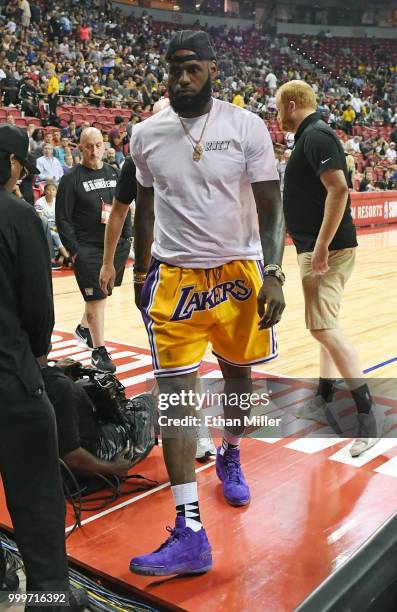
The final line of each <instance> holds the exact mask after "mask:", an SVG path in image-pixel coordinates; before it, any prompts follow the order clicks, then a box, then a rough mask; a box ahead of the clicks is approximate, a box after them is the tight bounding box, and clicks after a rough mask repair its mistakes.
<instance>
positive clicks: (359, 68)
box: [0, 0, 397, 190]
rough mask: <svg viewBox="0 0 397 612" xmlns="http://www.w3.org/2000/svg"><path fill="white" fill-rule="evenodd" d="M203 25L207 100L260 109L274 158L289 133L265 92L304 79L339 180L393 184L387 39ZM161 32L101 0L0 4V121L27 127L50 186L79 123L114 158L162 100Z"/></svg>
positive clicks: (394, 72)
mask: <svg viewBox="0 0 397 612" xmlns="http://www.w3.org/2000/svg"><path fill="white" fill-rule="evenodd" d="M199 26H201V27H205V18H202V17H201V23H197V27H199ZM174 29H177V26H174ZM206 29H208V30H209V32H210V35H211V38H212V41H213V43H214V46H215V48H216V51H217V55H218V71H219V72H218V77H217V79H216V81H215V83H214V95H215V96H216V97H218V98H220V99H222V100H225V101H229V102H231V103H234V104H237V105H239V106H241V107H244V108H247V109H249V110H251V111H253V112H255V113H258V114H260V115H261V116H263V118H264V119H265V120H266V122H267V124H268V127H269V130H270V133H271V137H272V140H273V142H274V145H275V150H276V155H277V157H278V158H282V160H283V162H282V163H284V161H285V157H286V156H285V151H286V150H288V149H289V148H291V147H292V146H293V137H291V135H285V134H283V133H281V132H280V129H279V127H278V123H277V119H276V107H275V92H276V89H277V87H278V86H279V85H281V84H282V83H283V82H285V81H287V80H290V79H292V78H299V79H304V80H306V81H307V82H308V83H310V84H311V85H312V87H313V88H314V89H315V91H316V93H317V95H318V100H319V107H318V111H319V112H320V113H321V114H322V116H323V118H324V119H325V120H326V121H327V122H329V123H330V124H331V126H332V127H333V128H335V129H336V130H337V133H338V135H339V137H340V138H341V140H342V141H343V142H344V147H345V150H346V155H347V156H348V163H349V167H350V168H351V187H352V188H355V189H362V190H364V189H365V190H372V189H378V188H382V189H383V188H394V187H395V186H396V184H397V183H396V170H397V164H396V155H395V153H396V147H395V144H396V143H397V65H396V64H397V59H396V58H397V41H396V40H393V39H391V40H388V41H380V40H379V41H375V40H373V39H340V38H339V39H336V38H333V37H332V35H329V34H328V33H321V34H319V35H318V36H315V37H314V36H301V37H294V36H288V37H287V36H285V35H279V36H271V35H269V34H267V33H265V32H262V31H259V30H257V29H255V28H253V29H249V30H240V29H239V28H238V27H237V28H236V29H233V28H230V27H228V26H220V27H217V28H208V27H207V28H206ZM171 34H172V26H171V27H170V24H168V23H167V24H166V23H159V22H155V21H153V19H152V18H151V17H150V16H149V15H147V14H145V13H144V14H143V16H142V17H140V18H136V17H135V16H134V14H133V9H132V11H131V14H130V15H128V16H127V15H123V14H122V13H121V12H120V11H119V10H117V9H114V8H113V7H112V3H111V2H110V0H105V1H104V0H93V1H92V2H89V3H87V2H80V1H79V2H78V1H77V0H66V1H65V0H64V1H62V2H60V3H59V4H57V2H54V1H52V0H32V2H29V0H10V1H9V2H7V3H5V5H4V4H3V6H2V8H1V15H0V95H1V97H2V102H1V106H2V108H0V121H2V122H6V121H8V122H15V123H17V124H18V125H22V126H25V127H26V128H27V129H28V131H29V136H30V142H31V151H32V153H33V155H34V156H35V157H36V158H37V160H38V164H39V168H40V172H41V174H40V177H39V180H40V181H43V182H44V181H48V180H51V181H55V182H57V181H59V178H60V176H62V174H63V173H64V172H67V171H68V170H69V169H70V168H71V167H72V166H73V165H74V164H75V163H78V162H79V151H78V148H77V146H76V145H77V143H78V138H79V133H80V132H81V129H83V128H84V127H87V126H89V125H94V126H95V127H98V128H99V129H101V130H102V132H103V133H104V138H105V142H106V145H105V146H106V159H107V160H108V161H109V160H110V163H112V164H114V165H116V166H120V165H121V164H122V163H123V160H124V157H125V155H126V154H127V152H128V141H129V138H130V137H131V134H132V131H133V129H134V125H135V124H136V123H138V122H140V121H142V120H143V119H145V118H146V117H147V116H148V115H150V112H151V109H152V106H153V104H154V102H156V101H157V100H158V99H160V98H161V97H163V96H166V95H167V90H166V83H167V76H168V75H167V64H166V62H165V50H166V47H167V43H168V40H169V38H170V36H171ZM393 143H394V144H393ZM287 155H288V154H287ZM370 176H371V177H372V178H371V179H370V180H367V179H368V178H369V177H370Z"/></svg>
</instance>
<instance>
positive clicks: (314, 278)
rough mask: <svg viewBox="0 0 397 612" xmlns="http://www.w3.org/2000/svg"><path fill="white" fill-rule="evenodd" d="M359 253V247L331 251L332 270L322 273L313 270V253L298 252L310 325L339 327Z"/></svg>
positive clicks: (306, 316) (308, 323) (312, 326)
mask: <svg viewBox="0 0 397 612" xmlns="http://www.w3.org/2000/svg"><path fill="white" fill-rule="evenodd" d="M355 257H356V249H355V248H353V249H339V250H337V251H330V252H329V256H328V266H329V270H327V272H326V273H325V274H322V275H321V274H314V272H313V269H312V253H300V254H299V255H298V263H299V269H300V275H301V279H302V287H303V295H304V298H305V321H306V327H307V329H313V330H316V329H317V330H318V329H335V328H336V327H338V325H339V324H338V317H339V310H340V306H341V302H342V297H343V290H344V287H345V283H346V282H347V281H348V280H349V277H350V275H351V273H352V271H353V268H354V260H355Z"/></svg>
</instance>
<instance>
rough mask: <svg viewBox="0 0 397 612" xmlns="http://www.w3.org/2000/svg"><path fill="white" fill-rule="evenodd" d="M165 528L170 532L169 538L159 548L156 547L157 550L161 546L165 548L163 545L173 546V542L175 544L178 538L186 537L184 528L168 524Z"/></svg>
mask: <svg viewBox="0 0 397 612" xmlns="http://www.w3.org/2000/svg"><path fill="white" fill-rule="evenodd" d="M166 530H167V531H168V532H169V533H170V534H171V535H170V537H169V538H167V540H166V541H165V542H164V543H163V544H162V545H161V546H160V548H158V550H161V549H162V548H165V546H174V544H176V543H177V542H178V541H179V540H180V538H186V537H187V533H186V532H185V530H184V529H183V530H181V529H175V527H170V526H169V525H167V526H166Z"/></svg>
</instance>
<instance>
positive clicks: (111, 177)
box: [55, 128, 131, 372]
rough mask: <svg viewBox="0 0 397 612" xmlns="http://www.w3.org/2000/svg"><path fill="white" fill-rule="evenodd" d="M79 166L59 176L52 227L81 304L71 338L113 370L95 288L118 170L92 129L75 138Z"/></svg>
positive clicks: (123, 247) (126, 239) (119, 257)
mask: <svg viewBox="0 0 397 612" xmlns="http://www.w3.org/2000/svg"><path fill="white" fill-rule="evenodd" d="M79 149H80V151H81V154H82V158H83V159H82V163H81V164H77V166H75V167H74V168H72V170H71V171H70V172H68V174H66V175H65V176H63V177H62V179H61V181H60V183H59V189H58V193H57V200H56V209H55V214H56V224H57V228H58V233H59V235H60V237H61V240H62V244H63V245H64V246H65V247H66V248H67V250H68V251H69V253H70V254H71V257H72V261H73V264H74V273H75V277H76V280H77V283H78V285H79V288H80V292H81V294H82V296H83V299H84V301H85V311H84V315H83V318H82V320H81V323H80V324H79V325H78V326H77V328H76V331H75V335H76V337H77V338H78V339H80V340H81V341H82V342H84V343H85V344H87V346H88V348H91V349H93V352H92V359H91V361H92V365H93V366H94V367H95V368H97V369H99V370H106V371H109V372H114V371H115V370H116V366H115V365H114V363H113V362H112V360H111V358H110V355H109V353H108V352H107V350H106V347H105V338H104V326H105V304H106V298H107V295H106V294H105V293H103V291H101V288H100V286H99V272H100V269H101V265H102V257H103V249H104V238H105V227H106V223H107V220H108V217H109V213H110V209H111V206H112V200H113V196H114V192H115V188H116V182H117V178H118V170H116V169H115V168H112V166H109V164H106V163H104V162H103V161H102V160H103V152H104V145H103V136H102V134H101V132H100V131H99V130H97V129H96V128H87V129H85V130H84V131H83V132H82V133H81V136H80V144H79ZM130 238H131V216H130V215H128V216H127V218H126V221H125V224H124V226H123V230H122V234H121V237H120V240H119V241H118V244H117V249H116V257H115V266H116V271H117V275H116V282H115V286H119V285H121V282H122V279H123V274H124V269H125V264H126V261H127V258H128V255H129V251H130Z"/></svg>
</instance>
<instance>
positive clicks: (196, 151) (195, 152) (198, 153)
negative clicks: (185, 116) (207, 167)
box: [193, 142, 204, 162]
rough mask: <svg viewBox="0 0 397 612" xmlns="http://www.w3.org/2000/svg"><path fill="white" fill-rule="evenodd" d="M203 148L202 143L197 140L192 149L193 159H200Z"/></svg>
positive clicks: (196, 160)
mask: <svg viewBox="0 0 397 612" xmlns="http://www.w3.org/2000/svg"><path fill="white" fill-rule="evenodd" d="M203 151H204V148H203V145H202V144H200V143H199V142H198V143H197V144H196V145H195V146H194V150H193V161H195V162H198V161H200V159H201V156H202V154H203Z"/></svg>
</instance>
